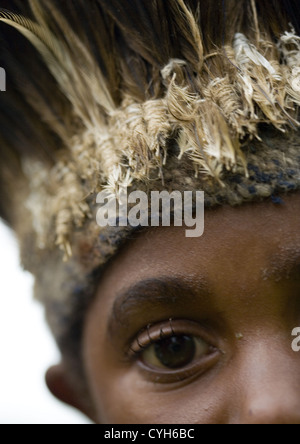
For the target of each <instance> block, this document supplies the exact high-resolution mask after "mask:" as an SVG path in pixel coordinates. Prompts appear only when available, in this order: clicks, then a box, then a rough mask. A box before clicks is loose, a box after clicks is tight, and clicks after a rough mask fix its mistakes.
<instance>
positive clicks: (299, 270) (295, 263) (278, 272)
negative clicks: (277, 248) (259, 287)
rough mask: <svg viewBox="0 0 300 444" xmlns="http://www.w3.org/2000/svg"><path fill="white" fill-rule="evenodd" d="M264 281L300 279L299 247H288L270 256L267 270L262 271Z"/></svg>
mask: <svg viewBox="0 0 300 444" xmlns="http://www.w3.org/2000/svg"><path fill="white" fill-rule="evenodd" d="M262 274H263V278H264V279H265V280H268V279H275V280H276V281H283V280H289V279H292V278H297V279H300V246H290V247H287V248H286V249H285V250H284V251H281V252H280V253H277V254H275V255H273V256H272V258H271V260H270V261H269V265H268V268H266V269H264V270H263V271H262Z"/></svg>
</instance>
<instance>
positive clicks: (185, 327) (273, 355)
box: [84, 194, 300, 424]
mask: <svg viewBox="0 0 300 444" xmlns="http://www.w3.org/2000/svg"><path fill="white" fill-rule="evenodd" d="M284 202H285V203H284V204H283V205H280V206H278V205H277V206H276V205H274V204H272V203H266V202H263V203H257V204H250V205H246V206H242V207H239V208H229V207H226V208H225V207H224V208H219V209H216V210H210V211H206V215H205V233H204V235H203V237H201V238H198V239H188V238H186V237H185V234H184V233H185V231H184V229H183V228H158V229H149V231H147V232H144V233H140V234H139V235H138V236H137V237H136V238H135V239H134V240H132V241H131V242H129V243H128V246H127V247H126V248H125V249H124V250H123V251H122V252H121V253H120V254H119V256H118V257H117V258H116V259H115V260H114V262H113V263H112V264H111V265H110V267H109V268H108V269H107V272H106V274H105V276H104V278H103V280H102V282H101V285H100V286H99V289H98V295H97V298H96V300H95V302H94V304H93V306H92V307H91V308H90V310H89V313H88V316H87V321H86V328H85V333H84V362H85V369H86V374H87V378H88V382H89V385H90V391H91V394H92V398H93V402H94V405H95V410H96V419H97V421H99V422H102V423H135V424H136V423H154V424H157V423H174V424H184V423H185V424H194V423H300V355H298V354H297V353H295V352H293V351H292V347H291V344H292V341H293V339H294V338H292V336H291V333H292V330H293V329H294V328H295V327H300V297H299V296H300V223H299V221H300V194H295V195H290V196H287V197H285V198H284Z"/></svg>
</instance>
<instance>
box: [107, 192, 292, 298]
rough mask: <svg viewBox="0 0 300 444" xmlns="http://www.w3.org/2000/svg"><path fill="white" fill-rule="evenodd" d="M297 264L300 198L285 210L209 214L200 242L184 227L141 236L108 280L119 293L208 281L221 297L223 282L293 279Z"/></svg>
mask: <svg viewBox="0 0 300 444" xmlns="http://www.w3.org/2000/svg"><path fill="white" fill-rule="evenodd" d="M297 261H298V264H299V263H300V193H296V194H293V195H288V196H286V197H285V198H284V203H283V204H281V205H274V204H273V203H271V202H260V203H255V204H253V203H252V204H249V205H244V206H241V207H236V208H233V207H222V208H218V209H215V210H207V211H206V213H205V230H204V235H203V236H202V237H200V238H192V239H189V238H186V237H185V229H184V228H181V227H170V228H167V227H166V228H162V227H161V228H157V229H154V228H153V229H149V230H147V231H145V232H142V233H140V234H138V235H137V236H136V237H135V238H134V239H131V240H130V241H129V242H128V244H127V245H126V247H125V248H124V250H123V251H122V252H121V253H120V255H119V256H118V257H117V258H116V260H115V261H114V262H113V263H112V266H111V267H110V268H109V269H108V270H107V273H106V277H105V280H106V281H109V282H111V284H112V283H113V285H114V286H115V287H118V288H115V290H116V291H118V289H123V288H126V287H128V286H130V285H133V284H134V283H135V282H137V281H139V280H144V279H148V278H155V277H157V276H172V277H173V276H176V277H181V278H182V279H183V280H186V281H192V280H195V281H200V280H201V279H205V280H207V281H209V282H210V283H211V284H212V285H213V286H214V287H215V290H216V291H218V290H219V288H218V287H220V289H222V286H224V282H227V283H228V282H229V281H230V282H231V283H233V284H234V283H236V284H238V285H240V286H243V285H244V284H247V285H250V284H253V286H255V285H256V284H257V283H258V282H260V281H263V280H267V279H269V278H271V277H273V276H274V275H275V274H276V273H277V272H278V273H279V272H281V273H286V274H289V272H290V271H291V269H292V268H293V267H294V265H295V263H297ZM296 265H297V264H296ZM116 273H117V274H116ZM115 276H118V280H117V282H116V279H115ZM111 278H112V279H113V280H112V281H111Z"/></svg>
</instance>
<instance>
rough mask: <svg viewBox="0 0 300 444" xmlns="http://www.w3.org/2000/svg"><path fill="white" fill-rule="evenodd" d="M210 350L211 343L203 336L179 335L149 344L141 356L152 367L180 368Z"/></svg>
mask: <svg viewBox="0 0 300 444" xmlns="http://www.w3.org/2000/svg"><path fill="white" fill-rule="evenodd" d="M210 351H211V347H210V345H209V344H208V343H207V342H205V341H204V340H202V339H201V338H197V337H193V336H185V335H179V336H171V337H169V338H165V339H161V340H159V341H157V342H155V343H153V344H152V345H149V347H147V348H146V350H144V351H143V353H142V356H141V358H142V361H143V363H144V364H146V365H148V366H149V367H152V368H153V367H154V368H158V369H165V370H167V369H169V370H179V369H182V368H185V367H188V366H189V365H191V364H192V363H193V362H194V361H195V360H197V359H201V358H203V357H205V356H207V355H208V354H209V353H210Z"/></svg>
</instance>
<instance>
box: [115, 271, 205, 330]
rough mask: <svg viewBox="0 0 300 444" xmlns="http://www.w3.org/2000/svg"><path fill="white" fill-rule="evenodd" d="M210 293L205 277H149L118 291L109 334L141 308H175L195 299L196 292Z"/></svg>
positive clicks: (136, 314) (137, 314)
mask: <svg viewBox="0 0 300 444" xmlns="http://www.w3.org/2000/svg"><path fill="white" fill-rule="evenodd" d="M210 294H211V286H210V285H209V283H208V282H207V281H206V280H204V279H197V281H191V280H190V281H188V280H185V279H184V278H183V277H177V278H176V277H174V278H170V277H169V276H168V277H164V276H162V277H156V278H149V279H146V280H143V281H140V282H138V283H137V284H134V285H133V286H131V287H129V288H127V289H126V290H123V291H121V292H120V293H119V294H118V295H117V298H116V300H115V302H114V305H113V309H112V312H111V316H110V318H109V321H108V328H107V331H108V334H110V335H113V334H114V332H115V331H116V330H117V328H118V326H119V325H120V324H124V325H126V324H127V323H128V320H129V319H131V318H132V317H134V316H139V314H140V313H141V310H143V311H147V309H148V310H149V309H153V308H155V309H162V308H163V307H164V308H165V307H174V305H176V307H177V308H179V309H180V307H183V306H186V305H187V304H189V303H192V302H195V298H198V299H199V296H200V295H201V297H202V298H203V299H204V298H205V299H206V298H208V297H209V296H210Z"/></svg>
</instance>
